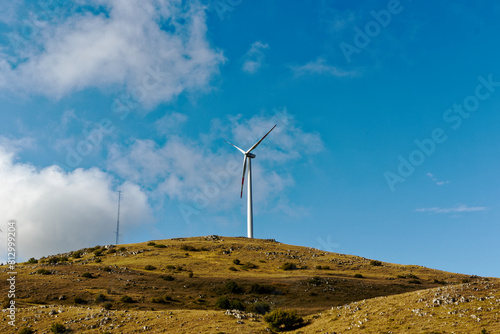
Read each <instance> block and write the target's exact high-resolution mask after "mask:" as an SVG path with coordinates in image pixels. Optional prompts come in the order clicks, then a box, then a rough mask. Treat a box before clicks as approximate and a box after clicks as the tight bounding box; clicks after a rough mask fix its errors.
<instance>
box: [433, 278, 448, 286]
mask: <svg viewBox="0 0 500 334" xmlns="http://www.w3.org/2000/svg"><path fill="white" fill-rule="evenodd" d="M434 283H436V284H443V285H444V284H447V283H446V281H445V280H438V279H434Z"/></svg>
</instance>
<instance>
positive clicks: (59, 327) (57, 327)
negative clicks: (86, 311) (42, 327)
mask: <svg viewBox="0 0 500 334" xmlns="http://www.w3.org/2000/svg"><path fill="white" fill-rule="evenodd" d="M50 331H51V332H52V333H64V332H66V327H64V325H63V324H61V323H59V322H56V323H54V324H52V326H50Z"/></svg>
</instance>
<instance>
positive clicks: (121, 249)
mask: <svg viewBox="0 0 500 334" xmlns="http://www.w3.org/2000/svg"><path fill="white" fill-rule="evenodd" d="M126 250H127V248H126V247H123V246H122V247H120V248H118V251H119V252H125V251H126Z"/></svg>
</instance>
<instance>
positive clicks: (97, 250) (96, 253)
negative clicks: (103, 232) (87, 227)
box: [93, 248, 103, 256]
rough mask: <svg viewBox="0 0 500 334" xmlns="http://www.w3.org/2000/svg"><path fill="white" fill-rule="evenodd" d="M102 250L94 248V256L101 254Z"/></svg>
mask: <svg viewBox="0 0 500 334" xmlns="http://www.w3.org/2000/svg"><path fill="white" fill-rule="evenodd" d="M102 252H103V250H102V249H100V248H99V249H96V250H94V252H93V253H94V255H95V256H101V255H102Z"/></svg>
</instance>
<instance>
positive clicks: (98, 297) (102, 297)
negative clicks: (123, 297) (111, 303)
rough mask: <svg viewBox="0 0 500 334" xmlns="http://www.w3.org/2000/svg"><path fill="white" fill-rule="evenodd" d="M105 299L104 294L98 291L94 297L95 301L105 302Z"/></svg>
mask: <svg viewBox="0 0 500 334" xmlns="http://www.w3.org/2000/svg"><path fill="white" fill-rule="evenodd" d="M106 300H107V298H106V295H105V294H103V293H100V294H98V295H97V296H96V297H95V301H96V303H102V302H105V301H106Z"/></svg>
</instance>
